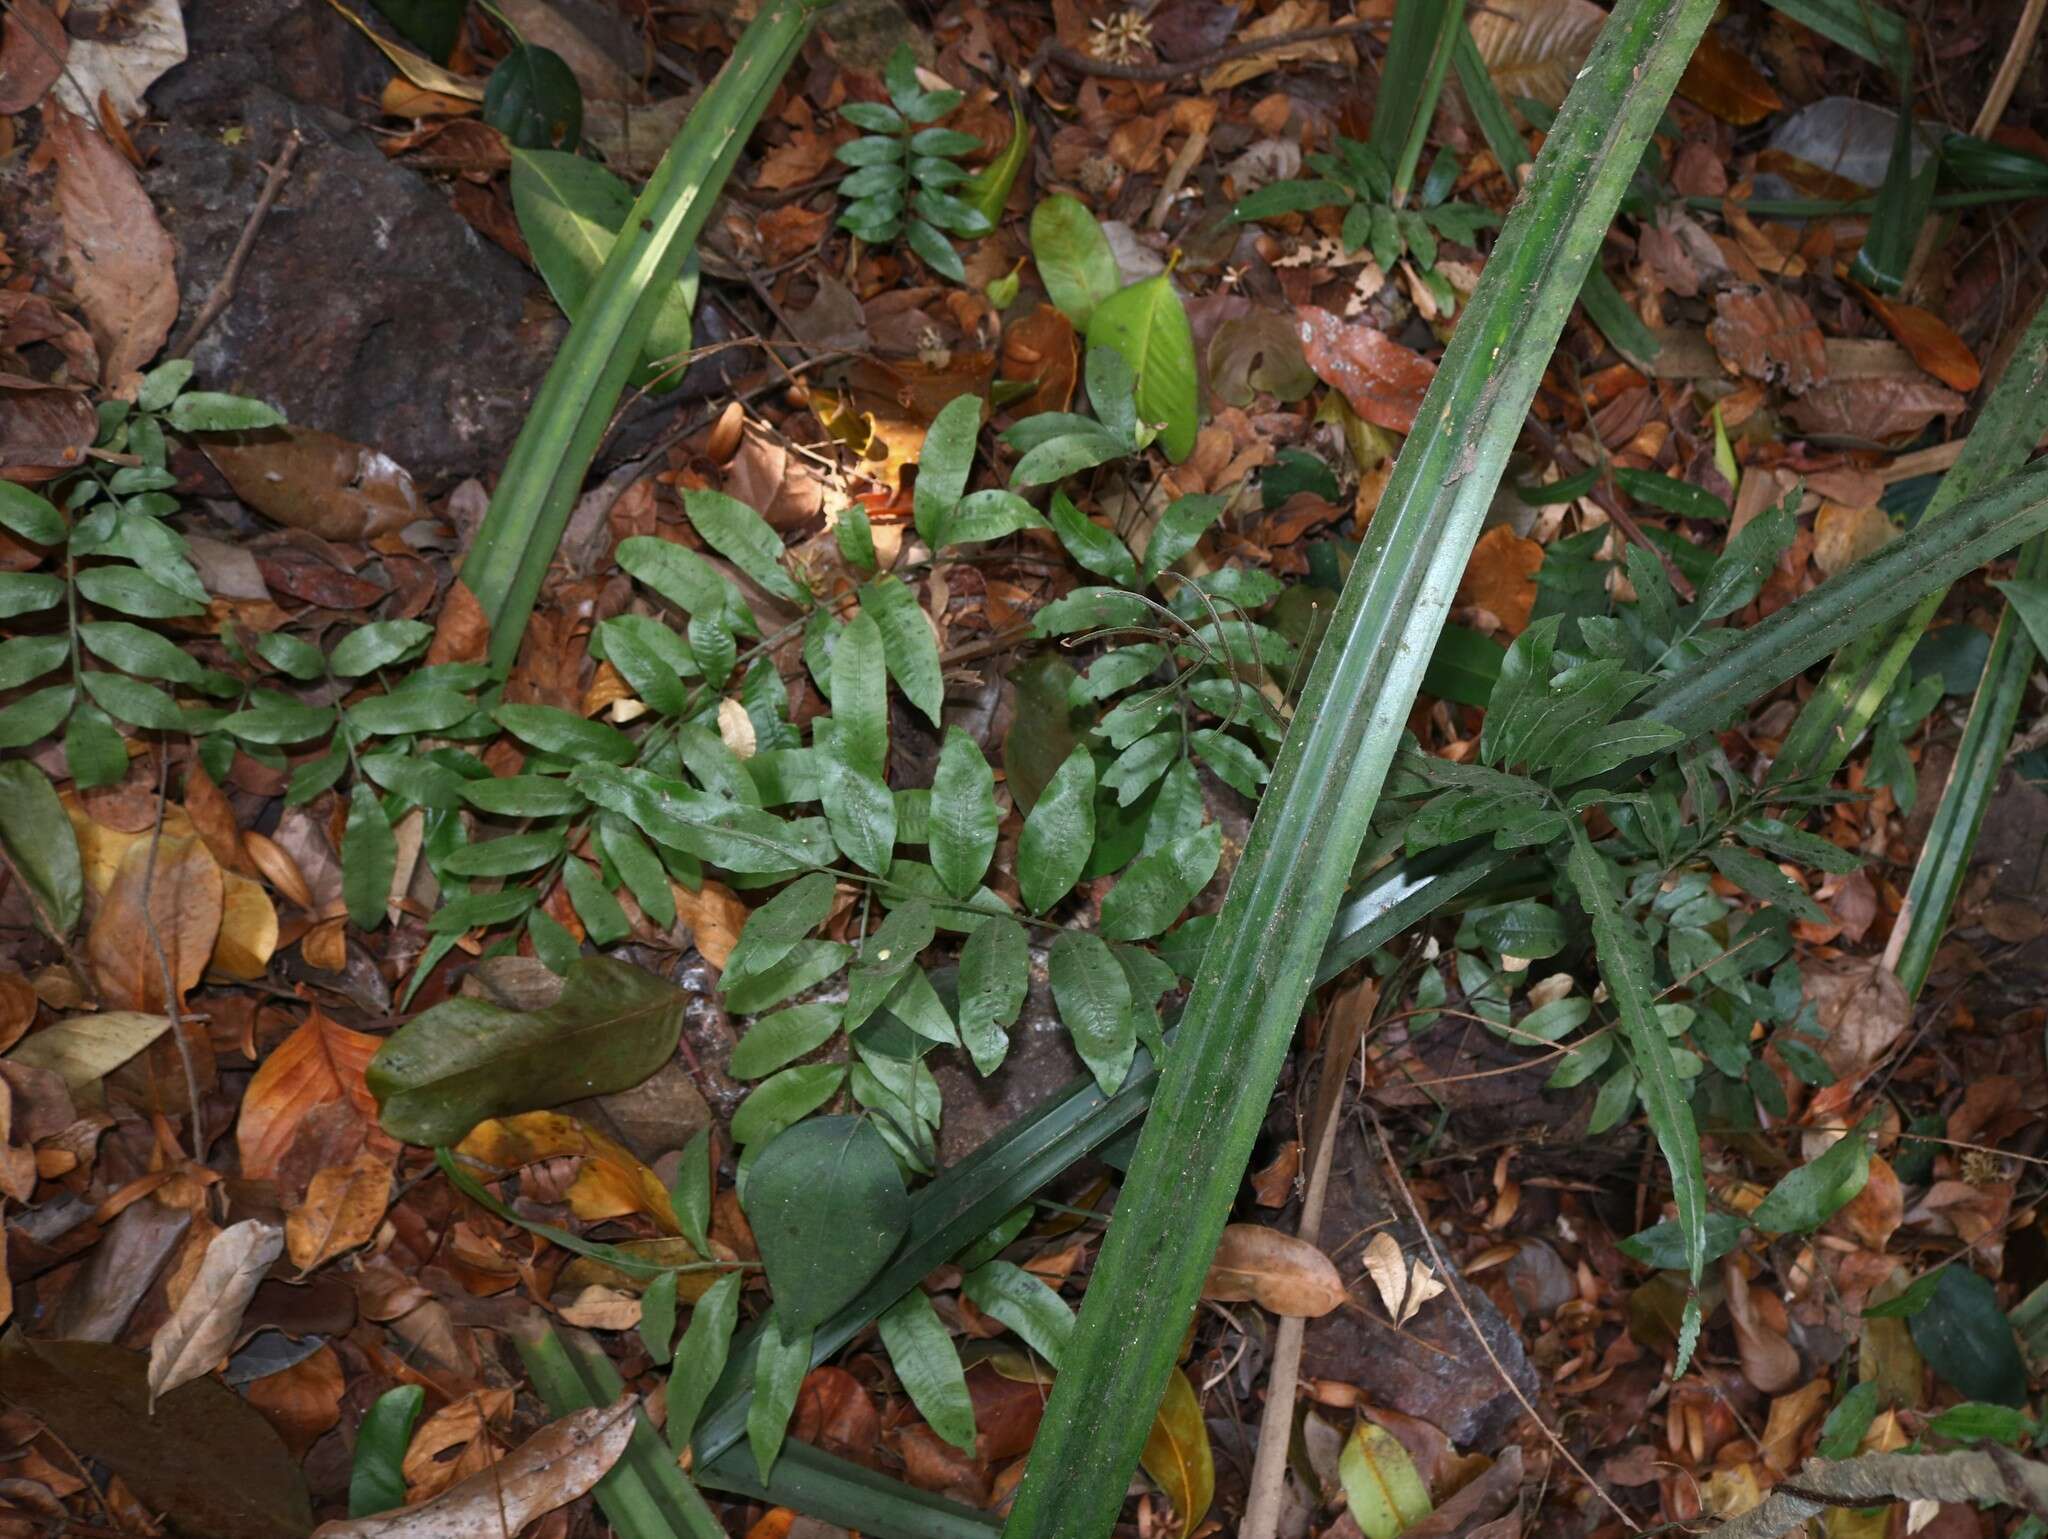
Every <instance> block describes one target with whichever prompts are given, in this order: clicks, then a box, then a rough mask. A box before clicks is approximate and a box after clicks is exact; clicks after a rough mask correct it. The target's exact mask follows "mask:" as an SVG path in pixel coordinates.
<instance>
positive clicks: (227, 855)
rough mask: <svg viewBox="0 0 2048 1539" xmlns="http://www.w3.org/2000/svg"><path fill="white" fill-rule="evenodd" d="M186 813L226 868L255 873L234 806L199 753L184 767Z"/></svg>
mask: <svg viewBox="0 0 2048 1539" xmlns="http://www.w3.org/2000/svg"><path fill="white" fill-rule="evenodd" d="M185 815H186V816H187V817H189V818H190V819H191V820H192V826H193V827H194V828H196V829H197V830H199V837H200V838H201V839H203V840H205V841H206V848H207V849H208V850H209V851H211V852H212V855H213V858H214V859H215V860H217V861H219V862H220V864H221V866H222V867H223V868H224V869H225V870H229V871H238V872H240V873H241V874H242V875H244V876H254V875H255V874H256V872H255V868H254V867H253V866H251V865H250V863H249V857H248V856H247V855H245V854H243V853H242V830H241V827H240V825H238V824H237V823H236V822H235V809H234V808H233V807H231V806H229V805H228V799H227V797H226V796H224V795H222V794H221V789H220V787H219V786H217V785H215V784H214V783H213V777H212V776H211V775H209V774H207V773H206V766H205V765H203V764H201V763H200V762H199V760H198V758H197V757H196V756H195V757H194V758H193V760H192V762H191V763H190V764H189V765H187V766H186V769H185Z"/></svg>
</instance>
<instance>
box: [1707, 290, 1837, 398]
mask: <svg viewBox="0 0 2048 1539" xmlns="http://www.w3.org/2000/svg"><path fill="white" fill-rule="evenodd" d="M1707 340H1708V341H1710V342H1712V343H1713V344H1714V351H1715V352H1717V353H1719V354H1720V355H1721V362H1722V365H1723V366H1724V367H1725V368H1727V369H1728V370H1729V371H1730V372H1731V373H1741V374H1747V375H1748V376H1749V377H1750V378H1751V379H1760V380H1765V381H1769V382H1779V383H1782V384H1783V385H1784V386H1785V388H1786V389H1788V390H1790V391H1791V392H1793V394H1795V395H1797V394H1799V393H1800V392H1802V391H1805V390H1810V389H1812V388H1813V387H1814V386H1815V385H1819V384H1824V383H1825V382H1826V381H1827V377H1828V356H1827V347H1826V344H1825V343H1824V342H1823V341H1822V339H1821V334H1820V327H1819V326H1818V325H1816V324H1815V323H1814V319H1813V312H1812V311H1811V310H1809V309H1808V308H1807V307H1806V301H1805V300H1803V299H1801V298H1800V297H1799V296H1798V295H1797V294H1794V293H1791V292H1790V291H1789V290H1786V289H1782V288H1758V287H1756V286H1755V285H1754V284H1737V285H1734V286H1731V287H1729V288H1726V289H1723V290H1722V291H1721V292H1720V293H1718V294H1716V295H1715V296H1714V319H1713V320H1711V321H1709V322H1708V323H1707Z"/></svg>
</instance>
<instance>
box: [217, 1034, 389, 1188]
mask: <svg viewBox="0 0 2048 1539" xmlns="http://www.w3.org/2000/svg"><path fill="white" fill-rule="evenodd" d="M381 1045H382V1044H381V1043H380V1041H379V1039H377V1038H376V1037H369V1036H365V1035H363V1033H361V1032H359V1031H350V1030H349V1029H348V1028H347V1027H345V1026H342V1025H339V1024H337V1023H336V1022H334V1021H331V1020H329V1019H328V1018H327V1017H326V1016H324V1015H322V1014H321V1013H320V1012H319V1011H318V1010H314V1011H313V1012H312V1013H311V1014H309V1015H308V1016H307V1017H306V1019H305V1021H304V1023H303V1024H301V1025H300V1027H299V1029H298V1030H297V1031H294V1032H293V1033H292V1034H291V1035H290V1036H288V1037H286V1038H285V1039H284V1041H282V1042H280V1043H279V1044H278V1045H277V1047H276V1048H275V1049H274V1050H273V1051H272V1053H271V1055H270V1056H269V1057H268V1058H266V1059H264V1060H263V1063H262V1065H261V1067H259V1068H258V1069H257V1070H256V1074H255V1077H254V1078H253V1079H251V1080H250V1081H249V1088H248V1090H247V1091H246V1092H244V1094H243V1097H242V1115H241V1119H240V1121H238V1122H237V1123H236V1124H235V1142H236V1145H237V1146H238V1147H239V1148H240V1150H241V1153H242V1174H243V1175H244V1176H246V1177H248V1178H249V1179H250V1180H252V1181H267V1180H269V1179H270V1178H271V1177H272V1176H273V1175H275V1174H276V1171H277V1161H278V1157H279V1156H280V1155H282V1154H283V1153H284V1151H285V1149H286V1148H287V1147H288V1146H289V1145H290V1144H291V1141H292V1137H293V1135H294V1134H295V1133H296V1132H297V1131H298V1127H299V1124H300V1122H301V1121H302V1120H303V1119H304V1118H305V1117H306V1115H307V1114H308V1113H309V1112H311V1111H313V1110H314V1108H316V1107H320V1106H325V1105H327V1104H328V1103H329V1102H333V1101H340V1100H344V1099H345V1100H348V1101H350V1102H351V1103H353V1104H354V1105H355V1107H356V1108H357V1110H359V1111H360V1112H361V1113H362V1115H363V1116H364V1117H367V1118H374V1117H375V1116H376V1115H377V1102H376V1098H375V1097H373V1096H372V1095H371V1094H370V1090H369V1087H368V1086H367V1085H365V1084H364V1083H363V1070H364V1069H365V1068H366V1067H367V1066H368V1064H369V1062H370V1058H371V1056H372V1055H373V1054H375V1052H376V1051H377V1049H378V1047H379V1046H381Z"/></svg>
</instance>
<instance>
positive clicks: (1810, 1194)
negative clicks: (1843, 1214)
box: [1749, 1132, 1870, 1234]
mask: <svg viewBox="0 0 2048 1539" xmlns="http://www.w3.org/2000/svg"><path fill="white" fill-rule="evenodd" d="M1869 1179H1870V1141H1869V1140H1868V1139H1867V1138H1865V1137H1864V1136H1863V1135H1862V1134H1861V1133H1860V1132H1850V1133H1845V1134H1843V1135H1842V1136H1841V1137H1840V1138H1838V1139H1836V1140H1835V1141H1834V1142H1833V1143H1832V1144H1830V1145H1829V1146H1828V1147H1827V1149H1826V1151H1825V1152H1823V1153H1822V1154H1821V1156H1820V1158H1819V1159H1816V1160H1810V1161H1808V1162H1807V1163H1806V1164H1804V1165H1801V1166H1800V1167H1799V1168H1798V1169H1797V1170H1794V1171H1792V1172H1790V1173H1789V1174H1787V1175H1785V1176H1784V1177H1782V1178H1781V1179H1780V1180H1779V1182H1778V1184H1777V1185H1776V1186H1774V1187H1772V1188H1771V1190H1770V1193H1769V1194H1768V1195H1767V1196H1766V1197H1765V1198H1764V1200H1763V1201H1762V1202H1760V1203H1758V1204H1757V1206H1756V1210H1755V1211H1754V1212H1753V1213H1751V1214H1750V1215H1749V1219H1750V1222H1751V1223H1753V1224H1755V1225H1756V1227H1757V1228H1759V1229H1765V1230H1769V1231H1770V1232H1771V1233H1772V1234H1811V1233H1812V1232H1813V1231H1814V1230H1816V1229H1818V1228H1819V1227H1820V1226H1821V1225H1822V1224H1824V1223H1826V1222H1827V1221H1828V1220H1829V1219H1830V1218H1832V1217H1834V1215H1835V1214H1836V1213H1837V1212H1838V1211H1840V1210H1841V1208H1843V1207H1844V1206H1845V1205H1846V1204H1848V1203H1849V1202H1850V1201H1851V1200H1852V1199H1854V1197H1855V1196H1856V1194H1857V1193H1858V1192H1860V1191H1862V1190H1863V1187H1864V1183H1866V1182H1867V1181H1869Z"/></svg>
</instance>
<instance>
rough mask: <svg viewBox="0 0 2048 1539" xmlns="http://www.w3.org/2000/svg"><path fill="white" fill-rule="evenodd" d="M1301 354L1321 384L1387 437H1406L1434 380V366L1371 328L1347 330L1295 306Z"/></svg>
mask: <svg viewBox="0 0 2048 1539" xmlns="http://www.w3.org/2000/svg"><path fill="white" fill-rule="evenodd" d="M1294 314H1295V318H1296V320H1297V321H1298V322H1299V324H1300V335H1301V350H1302V354H1303V356H1305V357H1306V358H1307V359H1308V366H1309V367H1310V368H1312V369H1314V370H1315V371H1316V374H1317V375H1318V377H1320V378H1321V379H1322V381H1323V383H1324V384H1326V385H1330V386H1332V387H1333V388H1335V389H1336V390H1338V391H1340V392H1341V393H1342V394H1343V396H1344V399H1345V400H1346V401H1348V402H1349V403H1350V404H1351V409H1352V410H1353V411H1355V412H1357V413H1358V415H1359V416H1361V417H1363V418H1364V419H1365V420H1366V421H1367V422H1370V423H1372V424H1374V425H1375V426H1377V427H1383V428H1386V429H1387V430H1389V431H1390V432H1395V433H1407V432H1411V431H1413V429H1414V427H1415V414H1416V413H1417V412H1418V411H1420V410H1421V409H1422V398H1423V396H1424V395H1425V394H1427V393H1428V390H1429V383H1430V381H1431V380H1433V379H1435V378H1436V365H1435V364H1433V363H1431V362H1430V361H1429V360H1428V359H1427V358H1425V357H1423V356H1422V354H1420V353H1418V352H1416V351H1415V350H1414V349H1413V348H1408V347H1403V346H1402V345H1401V344H1400V343H1398V342H1396V341H1394V339H1393V338H1391V337H1389V336H1388V335H1387V334H1386V333H1385V332H1383V331H1379V330H1377V329H1376V328H1374V327H1371V326H1347V325H1345V324H1344V322H1343V321H1341V320H1339V319H1338V318H1337V317H1336V316H1334V315H1332V314H1330V312H1329V311H1327V310H1323V309H1319V308H1317V307H1316V306H1315V305H1297V306H1295V309H1294Z"/></svg>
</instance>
